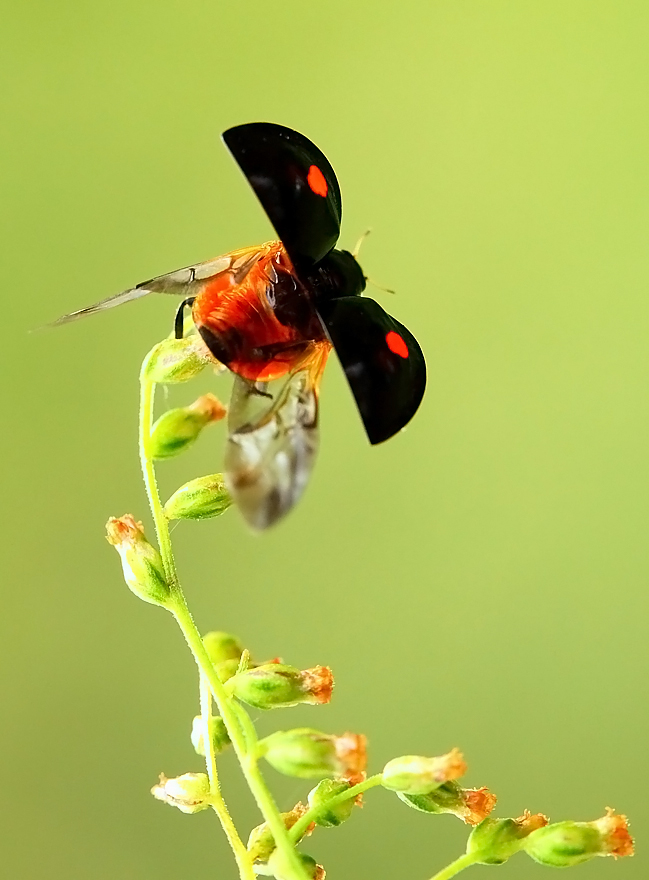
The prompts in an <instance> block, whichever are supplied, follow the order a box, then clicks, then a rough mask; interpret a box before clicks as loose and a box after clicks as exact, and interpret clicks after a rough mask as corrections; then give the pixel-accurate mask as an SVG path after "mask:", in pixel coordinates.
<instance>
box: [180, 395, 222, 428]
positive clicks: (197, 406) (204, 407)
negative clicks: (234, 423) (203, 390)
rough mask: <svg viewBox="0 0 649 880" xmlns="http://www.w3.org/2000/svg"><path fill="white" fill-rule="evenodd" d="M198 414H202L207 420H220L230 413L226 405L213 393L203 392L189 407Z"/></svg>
mask: <svg viewBox="0 0 649 880" xmlns="http://www.w3.org/2000/svg"><path fill="white" fill-rule="evenodd" d="M187 409H190V410H191V411H192V412H194V413H196V415H199V416H202V417H203V418H204V419H205V421H206V422H219V421H220V420H221V419H224V418H225V417H226V415H227V413H228V411H227V409H226V407H225V406H224V405H223V404H222V403H221V401H220V400H219V399H218V397H215V396H214V395H213V394H203V396H202V397H199V398H197V399H196V400H195V401H194V402H193V403H192V404H191V405H190V406H188V407H187Z"/></svg>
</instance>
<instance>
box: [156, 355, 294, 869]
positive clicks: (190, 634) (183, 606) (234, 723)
mask: <svg viewBox="0 0 649 880" xmlns="http://www.w3.org/2000/svg"><path fill="white" fill-rule="evenodd" d="M147 360H148V357H147V359H145V361H144V364H143V367H142V372H141V374H140V432H139V449H140V463H141V465H142V475H143V478H144V483H145V486H146V491H147V496H148V498H149V504H150V507H151V513H152V515H153V519H154V522H155V529H156V534H157V536H158V545H159V548H160V555H161V556H162V561H163V564H164V568H165V574H166V576H167V579H168V583H169V587H170V590H171V598H170V600H169V602H168V604H167V608H168V610H169V611H171V613H172V614H173V616H174V617H175V619H176V622H177V623H178V625H179V627H180V629H181V631H182V634H183V636H184V637H185V641H186V642H187V645H188V646H189V649H190V650H191V652H192V654H193V655H194V660H195V661H196V664H197V666H198V668H199V671H200V672H201V673H202V674H203V675H204V676H205V678H206V680H207V682H208V683H209V687H210V690H211V692H212V695H213V696H214V699H215V700H216V704H217V706H218V709H219V712H220V714H221V717H222V718H223V721H224V723H225V726H226V729H227V731H228V735H229V737H230V739H231V740H232V745H233V747H234V751H235V753H236V755H237V758H238V760H239V764H240V765H241V770H242V772H243V775H244V777H245V779H246V782H247V783H248V787H249V788H250V791H251V792H252V795H253V797H254V798H255V801H256V802H257V805H258V807H259V809H260V811H261V813H262V815H263V817H264V819H265V820H266V822H267V823H268V826H269V828H270V830H271V831H272V833H273V837H274V838H275V842H276V844H277V847H278V848H279V849H280V850H281V851H282V852H283V854H284V858H285V861H286V865H287V867H288V868H289V870H290V871H291V877H290V880H308V877H307V874H306V872H305V869H304V867H303V866H302V863H301V862H300V859H299V856H298V854H297V852H296V850H295V848H294V846H293V844H292V843H291V841H290V839H289V836H288V832H287V830H286V827H285V825H284V821H283V819H282V817H281V815H280V812H279V809H278V807H277V804H276V803H275V801H274V799H273V796H272V794H271V793H270V791H269V790H268V786H267V785H266V781H265V780H264V778H263V776H262V773H261V770H260V769H259V766H258V764H257V756H256V755H255V754H254V750H253V751H249V750H248V748H247V743H246V736H245V734H244V731H243V730H242V727H241V724H240V722H239V718H238V716H237V712H236V709H235V707H234V705H233V700H232V699H231V697H230V696H229V695H228V693H227V691H226V689H225V687H224V686H223V682H222V681H221V679H220V678H219V677H218V675H217V674H216V670H215V668H214V665H213V664H212V662H211V660H210V658H209V655H208V653H207V651H206V650H205V645H204V644H203V640H202V638H201V635H200V633H199V631H198V628H197V627H196V624H195V623H194V620H193V618H192V616H191V614H190V611H189V608H188V607H187V602H186V599H185V596H184V594H183V591H182V589H181V587H180V583H179V581H178V575H177V573H176V563H175V560H174V556H173V549H172V546H171V536H170V534H169V523H168V520H167V518H166V516H165V513H164V509H163V506H162V503H161V501H160V495H159V493H158V485H157V482H156V476H155V470H154V466H153V460H152V458H151V455H150V451H149V450H150V437H151V427H152V424H153V403H154V395H155V383H154V382H151V380H150V379H148V378H147V376H146V365H147Z"/></svg>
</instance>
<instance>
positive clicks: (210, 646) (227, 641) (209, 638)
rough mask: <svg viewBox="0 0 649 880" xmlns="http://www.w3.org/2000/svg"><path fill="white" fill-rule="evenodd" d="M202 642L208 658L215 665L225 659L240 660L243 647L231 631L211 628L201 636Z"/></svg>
mask: <svg viewBox="0 0 649 880" xmlns="http://www.w3.org/2000/svg"><path fill="white" fill-rule="evenodd" d="M203 644H204V645H205V650H206V651H207V653H208V655H209V658H210V660H211V661H212V663H213V664H214V665H215V666H218V665H219V663H223V662H224V661H225V660H236V661H237V665H238V664H239V660H241V655H242V654H243V651H244V648H243V645H242V644H241V642H240V641H239V639H238V638H237V637H236V636H233V635H232V634H231V633H226V632H221V631H220V630H212V631H211V632H208V633H205V635H204V636H203Z"/></svg>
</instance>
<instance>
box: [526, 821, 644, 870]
mask: <svg viewBox="0 0 649 880" xmlns="http://www.w3.org/2000/svg"><path fill="white" fill-rule="evenodd" d="M523 849H524V850H525V852H526V853H527V854H528V855H529V856H531V857H532V858H533V859H534V861H535V862H539V863H540V864H541V865H548V866H550V867H553V868H569V867H572V865H580V864H581V863H582V862H587V861H588V860H589V859H592V858H594V857H595V856H632V855H633V838H632V837H631V835H630V834H629V828H628V823H627V819H626V816H616V815H615V813H614V811H613V810H611V809H610V808H608V809H607V811H606V816H603V817H602V818H601V819H596V820H595V821H594V822H556V823H555V824H553V825H546V827H545V828H539V830H538V831H535V832H534V833H533V834H530V836H529V837H528V838H527V839H526V840H525V842H524V845H523Z"/></svg>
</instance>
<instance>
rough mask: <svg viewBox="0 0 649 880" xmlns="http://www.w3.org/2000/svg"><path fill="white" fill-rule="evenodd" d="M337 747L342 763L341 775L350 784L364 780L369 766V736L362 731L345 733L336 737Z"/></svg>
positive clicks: (337, 754)
mask: <svg viewBox="0 0 649 880" xmlns="http://www.w3.org/2000/svg"><path fill="white" fill-rule="evenodd" d="M335 748H336V757H337V758H338V760H339V761H340V763H341V765H342V772H341V773H340V774H339V775H340V776H342V777H343V779H346V780H347V782H349V784H350V785H357V784H358V783H359V782H362V781H363V779H365V769H366V767H367V737H366V736H364V735H363V734H362V733H349V732H347V733H343V734H342V736H337V737H336V738H335Z"/></svg>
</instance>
